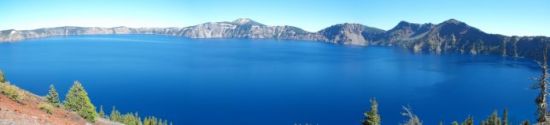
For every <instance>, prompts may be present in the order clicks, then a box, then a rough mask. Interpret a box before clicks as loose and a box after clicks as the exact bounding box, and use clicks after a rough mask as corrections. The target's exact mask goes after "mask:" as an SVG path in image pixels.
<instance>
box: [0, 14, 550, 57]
mask: <svg viewBox="0 0 550 125" xmlns="http://www.w3.org/2000/svg"><path fill="white" fill-rule="evenodd" d="M88 34H156V35H169V36H180V37H189V38H242V39H283V40H310V41H321V42H329V43H335V44H346V45H365V46H366V45H379V46H397V47H402V48H406V49H410V50H411V51H414V52H423V53H435V54H443V53H464V54H473V55H477V54H495V55H502V56H513V57H527V58H533V59H537V58H539V57H541V55H542V52H543V51H542V50H543V47H545V46H548V43H550V38H548V37H543V36H537V37H518V36H512V37H509V36H503V35H498V34H488V33H485V32H483V31H481V30H479V29H477V28H475V27H471V26H469V25H467V24H466V23H464V22H460V21H458V20H455V19H450V20H447V21H445V22H442V23H440V24H430V23H427V24H415V23H409V22H405V21H401V22H399V24H398V25H397V26H395V27H394V28H392V29H390V30H388V31H384V30H381V29H377V28H372V27H368V26H364V25H361V24H353V23H344V24H337V25H333V26H330V27H328V28H325V29H323V30H321V31H319V32H308V31H305V30H303V29H300V28H298V27H293V26H268V25H264V24H261V23H258V22H256V21H253V20H251V19H247V18H241V19H237V20H235V21H232V22H209V23H203V24H199V25H195V26H190V27H184V28H129V27H113V28H99V27H56V28H42V29H36V30H4V31H1V33H0V42H2V41H3V42H10V41H19V40H24V39H32V38H42V37H49V36H67V35H88Z"/></svg>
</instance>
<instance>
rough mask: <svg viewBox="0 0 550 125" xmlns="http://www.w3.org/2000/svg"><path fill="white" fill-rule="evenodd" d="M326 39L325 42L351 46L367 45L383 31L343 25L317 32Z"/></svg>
mask: <svg viewBox="0 0 550 125" xmlns="http://www.w3.org/2000/svg"><path fill="white" fill-rule="evenodd" d="M318 33H319V34H321V35H323V36H325V37H326V40H327V42H331V43H338V44H351V45H367V44H368V43H369V41H373V40H374V39H376V38H377V37H378V35H380V34H383V33H384V30H381V29H377V28H372V27H367V26H365V25H361V24H353V23H344V24H337V25H333V26H330V27H328V28H325V29H323V30H321V31H319V32H318Z"/></svg>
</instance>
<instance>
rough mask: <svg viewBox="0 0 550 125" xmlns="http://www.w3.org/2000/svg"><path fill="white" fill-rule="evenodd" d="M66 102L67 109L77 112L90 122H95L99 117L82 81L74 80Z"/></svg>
mask: <svg viewBox="0 0 550 125" xmlns="http://www.w3.org/2000/svg"><path fill="white" fill-rule="evenodd" d="M64 104H65V108H66V109H68V110H71V111H75V112H77V113H78V114H79V115H80V116H81V117H82V118H84V119H86V120H87V121H89V122H95V120H96V117H97V112H96V109H95V106H94V105H93V104H92V102H91V101H90V98H89V97H88V93H87V92H86V90H85V89H84V87H83V86H82V84H81V83H80V82H78V81H75V82H74V84H73V86H72V87H71V88H70V89H69V92H67V95H66V96H65V102H64Z"/></svg>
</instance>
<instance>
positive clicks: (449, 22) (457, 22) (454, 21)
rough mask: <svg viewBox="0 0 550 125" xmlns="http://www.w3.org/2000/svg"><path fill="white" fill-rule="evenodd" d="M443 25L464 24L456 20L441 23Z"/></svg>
mask: <svg viewBox="0 0 550 125" xmlns="http://www.w3.org/2000/svg"><path fill="white" fill-rule="evenodd" d="M443 24H464V22H462V21H459V20H456V19H449V20H446V21H444V22H443Z"/></svg>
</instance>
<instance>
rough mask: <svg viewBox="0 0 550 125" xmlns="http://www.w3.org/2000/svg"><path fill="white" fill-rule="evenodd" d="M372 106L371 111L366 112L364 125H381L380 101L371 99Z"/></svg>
mask: <svg viewBox="0 0 550 125" xmlns="http://www.w3.org/2000/svg"><path fill="white" fill-rule="evenodd" d="M370 103H371V107H370V111H368V112H366V113H365V114H364V115H365V119H364V120H363V125H380V120H381V119H380V115H379V114H378V102H376V99H374V98H373V99H371V100H370Z"/></svg>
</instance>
